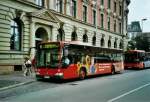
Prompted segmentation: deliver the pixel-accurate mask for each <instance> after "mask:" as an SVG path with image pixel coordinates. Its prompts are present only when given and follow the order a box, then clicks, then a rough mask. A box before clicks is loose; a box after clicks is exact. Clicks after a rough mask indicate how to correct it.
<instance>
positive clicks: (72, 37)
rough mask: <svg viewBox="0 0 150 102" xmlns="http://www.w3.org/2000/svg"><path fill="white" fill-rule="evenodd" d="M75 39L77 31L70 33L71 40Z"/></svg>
mask: <svg viewBox="0 0 150 102" xmlns="http://www.w3.org/2000/svg"><path fill="white" fill-rule="evenodd" d="M76 40H77V33H76V32H73V33H72V35H71V41H76Z"/></svg>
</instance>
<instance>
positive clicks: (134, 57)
mask: <svg viewBox="0 0 150 102" xmlns="http://www.w3.org/2000/svg"><path fill="white" fill-rule="evenodd" d="M143 57H144V53H126V54H125V62H139V61H143V60H144V59H143Z"/></svg>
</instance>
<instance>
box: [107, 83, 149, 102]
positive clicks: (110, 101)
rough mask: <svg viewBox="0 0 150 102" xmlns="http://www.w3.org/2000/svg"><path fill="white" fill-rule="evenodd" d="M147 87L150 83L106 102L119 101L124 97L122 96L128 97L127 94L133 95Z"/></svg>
mask: <svg viewBox="0 0 150 102" xmlns="http://www.w3.org/2000/svg"><path fill="white" fill-rule="evenodd" d="M149 85H150V83H148V84H145V85H142V86H140V87H138V88H136V89H133V90H131V91H128V92H126V93H124V94H122V95H120V96H117V97H115V98H113V99H111V100H108V102H114V101H116V100H118V99H120V98H122V97H124V96H127V95H129V94H131V93H133V92H135V91H138V90H140V89H142V88H144V87H147V86H149Z"/></svg>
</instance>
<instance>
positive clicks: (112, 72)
mask: <svg viewBox="0 0 150 102" xmlns="http://www.w3.org/2000/svg"><path fill="white" fill-rule="evenodd" d="M111 74H115V67H114V66H112V69H111Z"/></svg>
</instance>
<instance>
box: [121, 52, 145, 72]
mask: <svg viewBox="0 0 150 102" xmlns="http://www.w3.org/2000/svg"><path fill="white" fill-rule="evenodd" d="M144 56H145V51H142V50H130V51H127V52H125V61H124V66H125V68H126V69H131V68H137V69H143V68H144Z"/></svg>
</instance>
